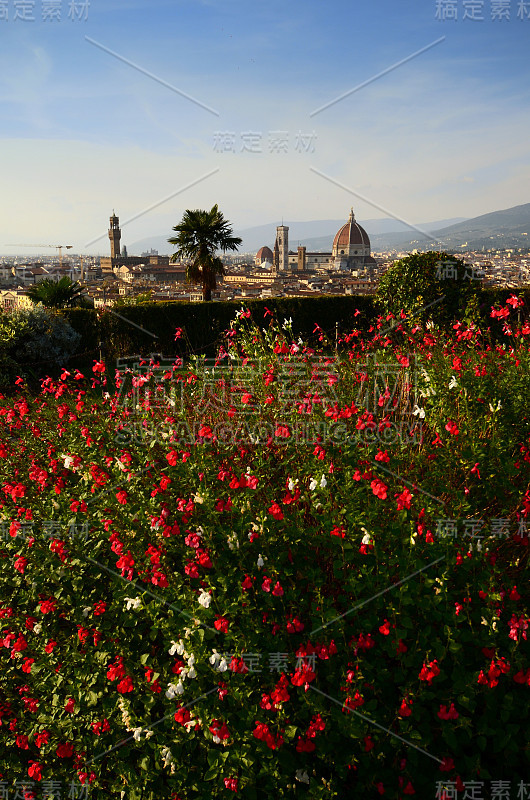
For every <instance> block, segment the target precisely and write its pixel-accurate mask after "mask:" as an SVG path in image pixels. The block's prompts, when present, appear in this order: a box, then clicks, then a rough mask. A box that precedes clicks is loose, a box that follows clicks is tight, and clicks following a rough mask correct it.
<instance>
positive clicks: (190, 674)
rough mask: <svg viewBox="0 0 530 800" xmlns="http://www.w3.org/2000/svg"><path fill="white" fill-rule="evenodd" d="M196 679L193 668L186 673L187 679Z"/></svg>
mask: <svg viewBox="0 0 530 800" xmlns="http://www.w3.org/2000/svg"><path fill="white" fill-rule="evenodd" d="M196 677H197V673H196V671H195V667H191V669H190V670H189V671H188V678H196Z"/></svg>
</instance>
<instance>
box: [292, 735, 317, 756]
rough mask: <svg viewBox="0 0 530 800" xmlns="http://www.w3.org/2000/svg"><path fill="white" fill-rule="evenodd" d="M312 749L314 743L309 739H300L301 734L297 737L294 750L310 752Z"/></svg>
mask: <svg viewBox="0 0 530 800" xmlns="http://www.w3.org/2000/svg"><path fill="white" fill-rule="evenodd" d="M314 749H315V744H314V742H312V741H311V739H307V738H306V739H302V737H301V736H299V737H298V742H297V744H296V751H297V752H298V753H312V752H313V750H314Z"/></svg>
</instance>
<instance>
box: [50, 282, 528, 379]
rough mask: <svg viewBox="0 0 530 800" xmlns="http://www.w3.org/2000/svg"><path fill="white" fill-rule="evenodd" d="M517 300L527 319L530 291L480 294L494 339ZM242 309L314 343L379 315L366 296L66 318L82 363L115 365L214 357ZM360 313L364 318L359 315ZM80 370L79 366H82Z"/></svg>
mask: <svg viewBox="0 0 530 800" xmlns="http://www.w3.org/2000/svg"><path fill="white" fill-rule="evenodd" d="M512 294H517V295H518V296H522V297H523V299H524V306H523V307H522V308H521V314H522V315H523V316H524V317H525V318H527V317H528V315H529V312H530V288H528V287H525V288H523V289H522V290H515V291H514V290H512V289H484V290H483V291H482V292H481V294H480V312H481V317H482V320H483V324H485V325H486V326H487V327H489V328H490V329H491V330H492V333H493V335H494V336H497V335H502V322H499V321H498V320H496V319H495V320H494V319H491V317H490V311H491V307H492V306H494V305H496V304H504V303H505V302H506V299H507V298H508V297H510V296H511V295H512ZM242 307H244V308H248V309H250V311H251V313H252V316H253V318H254V320H255V321H256V322H257V323H258V324H259V325H263V327H265V326H266V325H267V324H268V321H269V319H270V317H269V316H268V315H267V314H266V309H268V310H269V311H270V312H271V313H272V314H274V315H275V316H276V318H277V319H278V321H279V322H280V323H282V322H283V320H284V319H289V318H292V320H293V331H294V333H295V335H296V336H302V337H303V338H304V339H309V340H311V339H313V340H314V338H315V337H314V331H315V325H316V324H318V325H319V326H320V327H321V328H322V330H323V331H324V332H325V333H326V334H327V336H328V337H329V339H330V340H331V341H334V340H335V325H336V323H338V324H339V331H340V332H341V333H345V332H348V331H351V330H352V329H354V328H356V329H359V330H361V331H363V332H367V331H368V329H369V327H370V326H371V325H372V324H373V322H374V321H375V319H376V317H377V315H378V313H379V310H378V308H377V306H376V301H375V298H373V297H370V296H363V295H351V296H350V295H348V296H345V295H341V296H334V295H319V296H316V297H314V298H313V297H304V298H301V297H277V298H268V299H263V300H261V299H260V300H252V299H246V298H240V299H238V300H233V301H228V302H210V303H187V302H180V301H175V302H169V303H142V304H140V305H137V306H122V307H119V308H117V309H115V310H114V311H105V312H98V311H95V310H93V309H83V308H72V309H66V310H64V311H63V313H64V315H65V316H66V317H67V319H68V320H69V322H70V323H71V325H72V326H73V328H74V329H75V330H76V331H78V333H80V334H81V336H82V343H81V346H80V347H81V355H80V356H79V357H78V360H82V359H84V360H85V361H87V363H88V362H90V363H91V362H92V360H93V359H94V358H97V357H98V355H99V349H100V346H99V343H100V342H101V343H102V354H103V356H104V357H105V358H106V359H110V360H115V359H118V358H126V357H128V356H132V355H142V356H147V355H149V354H150V353H162V354H163V355H164V356H172V355H181V356H182V355H189V354H190V353H200V354H205V355H208V356H212V355H214V354H215V353H216V352H217V346H218V344H220V341H221V338H222V335H223V332H224V331H226V330H227V329H228V328H229V326H230V322H231V320H233V319H234V317H235V315H236V311H238V310H239V309H241V308H242ZM357 310H358V311H360V312H361V313H360V314H357V315H356V311H357ZM127 320H129V321H130V323H132V324H130V323H129V322H128V321H127ZM176 328H182V329H183V331H184V332H185V337H184V338H182V339H180V340H178V341H177V342H175V338H174V337H175V329H176ZM75 365H76V366H78V364H77V362H76V363H75Z"/></svg>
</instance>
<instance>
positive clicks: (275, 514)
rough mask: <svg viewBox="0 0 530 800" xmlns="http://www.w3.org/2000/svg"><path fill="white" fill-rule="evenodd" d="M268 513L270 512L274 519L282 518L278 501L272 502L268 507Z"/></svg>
mask: <svg viewBox="0 0 530 800" xmlns="http://www.w3.org/2000/svg"><path fill="white" fill-rule="evenodd" d="M269 514H272V516H273V517H274V519H277V520H282V519H283V512H282V510H281V508H280V506H279V505H278V503H273V504H272V506H271V507H270V508H269Z"/></svg>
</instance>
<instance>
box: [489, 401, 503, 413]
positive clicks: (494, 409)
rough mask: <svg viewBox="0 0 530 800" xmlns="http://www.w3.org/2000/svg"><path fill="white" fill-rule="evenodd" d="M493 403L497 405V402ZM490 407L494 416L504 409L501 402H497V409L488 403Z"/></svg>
mask: <svg viewBox="0 0 530 800" xmlns="http://www.w3.org/2000/svg"><path fill="white" fill-rule="evenodd" d="M493 402H494V403H495V400H494V401H493ZM488 406H489V410H490V411H491V413H492V414H494V413H495V412H496V411H500V410H501V408H502V403H501V401H500V400H499V401H498V402H497V408H495V406H494V405H492V404H491V403H488Z"/></svg>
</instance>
